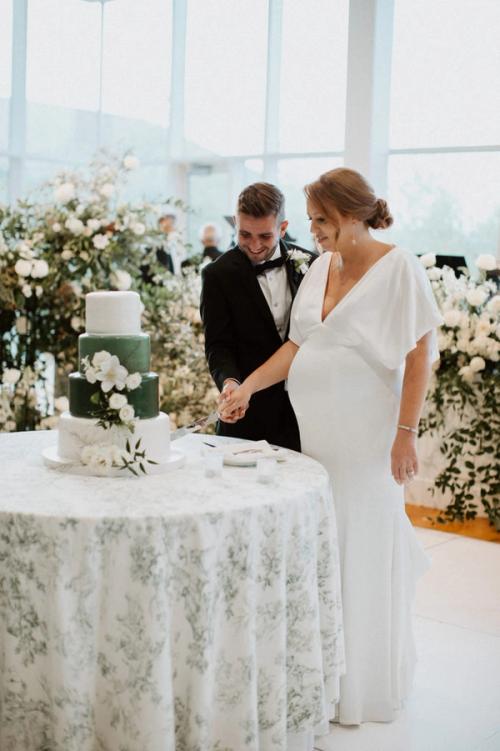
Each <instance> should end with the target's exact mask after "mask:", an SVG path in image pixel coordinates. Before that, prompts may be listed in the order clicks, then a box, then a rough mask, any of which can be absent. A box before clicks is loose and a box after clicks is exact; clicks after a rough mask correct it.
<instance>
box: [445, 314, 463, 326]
mask: <svg viewBox="0 0 500 751" xmlns="http://www.w3.org/2000/svg"><path fill="white" fill-rule="evenodd" d="M443 318H444V322H445V324H446V325H447V326H450V327H451V328H453V327H454V326H458V325H459V324H460V321H461V320H462V314H461V312H460V311H459V310H447V311H446V313H444V315H443Z"/></svg>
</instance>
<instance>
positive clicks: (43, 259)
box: [0, 154, 217, 431]
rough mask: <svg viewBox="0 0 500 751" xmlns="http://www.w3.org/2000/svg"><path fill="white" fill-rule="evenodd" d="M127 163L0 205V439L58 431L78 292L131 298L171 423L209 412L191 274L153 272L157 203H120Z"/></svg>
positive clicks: (130, 164)
mask: <svg viewBox="0 0 500 751" xmlns="http://www.w3.org/2000/svg"><path fill="white" fill-rule="evenodd" d="M137 166H138V161H137V159H136V158H135V157H134V156H133V155H131V154H127V155H125V156H124V157H123V158H116V157H110V156H106V155H102V156H101V157H99V158H98V159H96V160H95V161H94V162H92V163H91V164H90V167H89V169H88V170H85V171H82V172H80V173H68V172H66V173H62V174H60V175H58V176H57V177H56V178H55V179H54V180H53V181H51V182H49V183H47V184H46V185H44V186H43V187H42V188H41V190H40V191H39V192H38V193H37V194H36V195H34V196H33V198H31V199H29V200H25V201H20V202H18V203H17V204H16V205H15V206H12V207H8V206H0V305H1V308H0V374H1V380H2V384H1V386H0V431H15V430H33V429H39V428H51V427H55V426H56V424H57V415H58V413H59V412H60V411H63V410H64V409H65V408H67V399H66V397H65V394H66V388H67V375H68V373H70V372H72V371H73V370H74V369H75V366H76V361H77V341H78V335H79V334H80V333H83V331H84V330H85V321H84V317H85V315H84V313H85V295H86V293H87V292H92V291H94V290H98V289H115V290H125V289H134V290H137V291H138V292H139V293H140V295H141V299H142V301H143V303H144V306H145V311H144V318H143V325H144V328H145V330H146V331H147V332H148V333H150V334H151V339H152V368H153V370H155V371H157V372H158V374H159V376H160V401H161V408H162V409H164V410H165V411H166V412H168V413H169V415H170V417H171V420H172V422H173V423H174V424H176V423H177V422H178V423H184V422H189V421H190V420H191V419H195V418H197V417H199V416H200V415H202V414H204V413H205V412H206V411H207V410H210V409H212V408H213V407H214V405H215V403H216V393H217V392H216V390H215V388H214V385H213V382H212V380H211V378H210V375H209V373H208V371H207V368H206V365H205V360H204V354H203V334H202V329H201V321H200V318H199V313H198V304H199V293H200V277H199V274H198V273H196V271H195V270H194V271H190V272H188V273H187V274H186V276H183V277H181V278H179V277H173V276H172V275H170V274H168V272H167V271H166V270H165V268H164V267H162V266H159V265H158V263H157V260H156V247H157V246H158V245H159V243H160V242H161V236H160V235H159V232H158V217H159V214H161V213H164V212H165V208H166V205H165V203H166V202H163V203H162V204H161V205H153V204H148V203H142V204H136V205H134V206H132V205H130V204H127V203H123V202H121V201H120V189H121V188H122V187H123V184H124V182H125V181H126V179H127V173H128V172H130V171H131V170H133V169H136V168H137ZM170 203H175V201H173V200H172V199H170ZM144 266H146V267H147V268H148V270H147V273H144V271H143V269H144Z"/></svg>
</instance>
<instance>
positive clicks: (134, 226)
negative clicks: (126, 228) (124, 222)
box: [130, 222, 146, 235]
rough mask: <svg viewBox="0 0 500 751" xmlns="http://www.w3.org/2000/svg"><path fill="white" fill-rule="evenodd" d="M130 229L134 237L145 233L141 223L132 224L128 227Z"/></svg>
mask: <svg viewBox="0 0 500 751" xmlns="http://www.w3.org/2000/svg"><path fill="white" fill-rule="evenodd" d="M130 229H131V230H132V232H133V233H134V235H143V234H144V233H145V231H146V227H145V225H144V224H143V223H142V222H134V223H133V224H131V225H130Z"/></svg>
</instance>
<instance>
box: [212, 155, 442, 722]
mask: <svg viewBox="0 0 500 751" xmlns="http://www.w3.org/2000/svg"><path fill="white" fill-rule="evenodd" d="M305 193H306V197H307V211H308V214H309V218H310V221H311V232H312V233H313V235H314V236H315V238H316V241H317V243H318V245H319V246H320V248H321V249H322V254H321V255H320V257H319V258H318V259H317V260H316V261H315V262H314V263H313V265H312V267H311V268H310V270H309V272H308V273H307V275H306V277H305V279H304V281H303V282H302V285H301V287H300V289H299V292H298V294H297V297H296V299H295V301H294V305H293V308H292V312H291V320H290V334H289V340H288V341H287V342H286V343H285V344H284V345H283V346H282V347H281V348H280V349H279V350H278V351H277V352H276V353H275V354H274V355H273V356H272V357H271V358H270V359H269V360H267V362H265V363H264V364H263V365H262V366H261V367H260V368H258V369H257V370H256V371H254V372H253V373H252V374H251V375H250V376H249V377H248V378H247V379H246V380H245V381H244V382H243V383H242V384H241V386H240V387H239V388H238V389H237V390H235V391H234V392H232V393H231V394H230V395H229V396H228V397H227V398H224V396H223V397H222V401H221V405H220V409H221V410H222V412H221V416H222V419H225V420H227V421H230V422H232V421H234V420H236V419H238V418H239V417H240V416H241V415H242V414H244V412H245V410H246V408H247V407H248V403H249V401H250V398H251V396H252V394H254V393H255V392H256V391H260V390H261V389H265V388H268V387H269V386H271V385H272V384H274V383H277V382H279V381H282V380H283V379H285V378H287V377H288V389H289V395H290V399H291V402H292V405H293V408H294V410H295V413H296V415H297V420H298V423H299V428H300V438H301V445H302V450H303V452H304V453H305V454H308V455H309V456H311V457H313V458H314V459H317V460H318V461H320V462H321V463H322V464H323V465H324V466H325V467H326V468H327V470H328V472H329V474H330V477H331V480H332V485H333V493H334V498H335V507H336V514H337V524H338V528H339V545H340V561H341V568H342V597H343V604H344V625H345V639H346V665H347V673H346V675H345V676H343V678H342V679H341V691H340V702H339V705H338V709H337V718H336V719H337V720H338V721H339V722H340V723H343V724H348V725H357V724H359V723H361V722H366V721H382V722H390V721H392V720H393V719H394V718H395V716H396V713H397V710H398V709H399V708H400V707H401V705H402V702H403V699H404V698H405V697H406V696H407V694H408V691H409V689H410V686H411V682H412V676H413V671H414V665H415V659H416V656H415V649H414V643H413V634H412V625H411V604H412V599H413V595H414V589H415V582H416V579H417V577H418V576H419V575H420V574H421V573H422V572H423V571H424V570H425V568H426V566H427V559H426V558H425V556H424V553H423V551H422V549H421V548H420V546H419V544H418V543H417V540H416V537H415V533H414V531H413V528H412V527H411V525H410V523H409V520H408V518H407V516H406V514H405V510H404V493H403V485H404V483H406V482H409V481H411V480H412V479H413V477H414V475H415V473H416V472H417V469H418V461H417V453H416V439H417V429H418V421H419V417H420V413H421V410H422V406H423V403H424V399H425V393H426V388H427V382H428V378H429V375H430V370H431V365H432V362H433V361H434V360H436V359H437V358H438V351H437V347H436V335H435V327H436V326H437V325H439V324H440V323H441V317H440V315H439V312H438V309H437V306H436V303H435V301H434V297H433V294H432V290H431V287H430V283H429V281H428V279H427V276H426V274H425V271H424V269H423V267H422V266H421V264H420V263H419V261H418V260H417V258H416V257H415V256H414V255H412V254H411V253H409V252H408V251H406V250H403V249H402V248H400V247H398V246H395V247H394V246H391V245H388V244H386V243H382V242H379V241H378V240H376V239H374V237H373V236H372V235H371V232H370V229H384V228H386V227H389V226H390V225H391V224H392V217H391V215H390V213H389V210H388V207H387V204H386V202H385V201H383V200H381V199H377V198H376V197H375V195H374V193H373V190H372V189H371V187H370V186H369V185H368V183H367V182H366V180H365V179H364V178H363V177H362V176H361V175H360V174H359V173H357V172H355V171H354V170H350V169H346V168H340V169H335V170H332V171H330V172H327V173H325V174H324V175H322V176H321V177H320V178H319V179H318V180H317V181H315V182H313V183H311V184H310V185H308V186H306V188H305Z"/></svg>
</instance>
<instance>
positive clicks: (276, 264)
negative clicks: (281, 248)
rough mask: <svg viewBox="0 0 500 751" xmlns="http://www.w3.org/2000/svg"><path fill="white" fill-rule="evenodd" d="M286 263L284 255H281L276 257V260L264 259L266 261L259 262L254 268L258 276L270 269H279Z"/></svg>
mask: <svg viewBox="0 0 500 751" xmlns="http://www.w3.org/2000/svg"><path fill="white" fill-rule="evenodd" d="M284 263H285V259H284V258H283V256H280V257H279V258H275V259H274V261H264V263H259V264H257V266H254V267H253V270H254V271H255V274H256V276H259V274H263V273H264V271H267V270H268V269H279V268H280V266H283V264H284Z"/></svg>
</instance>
